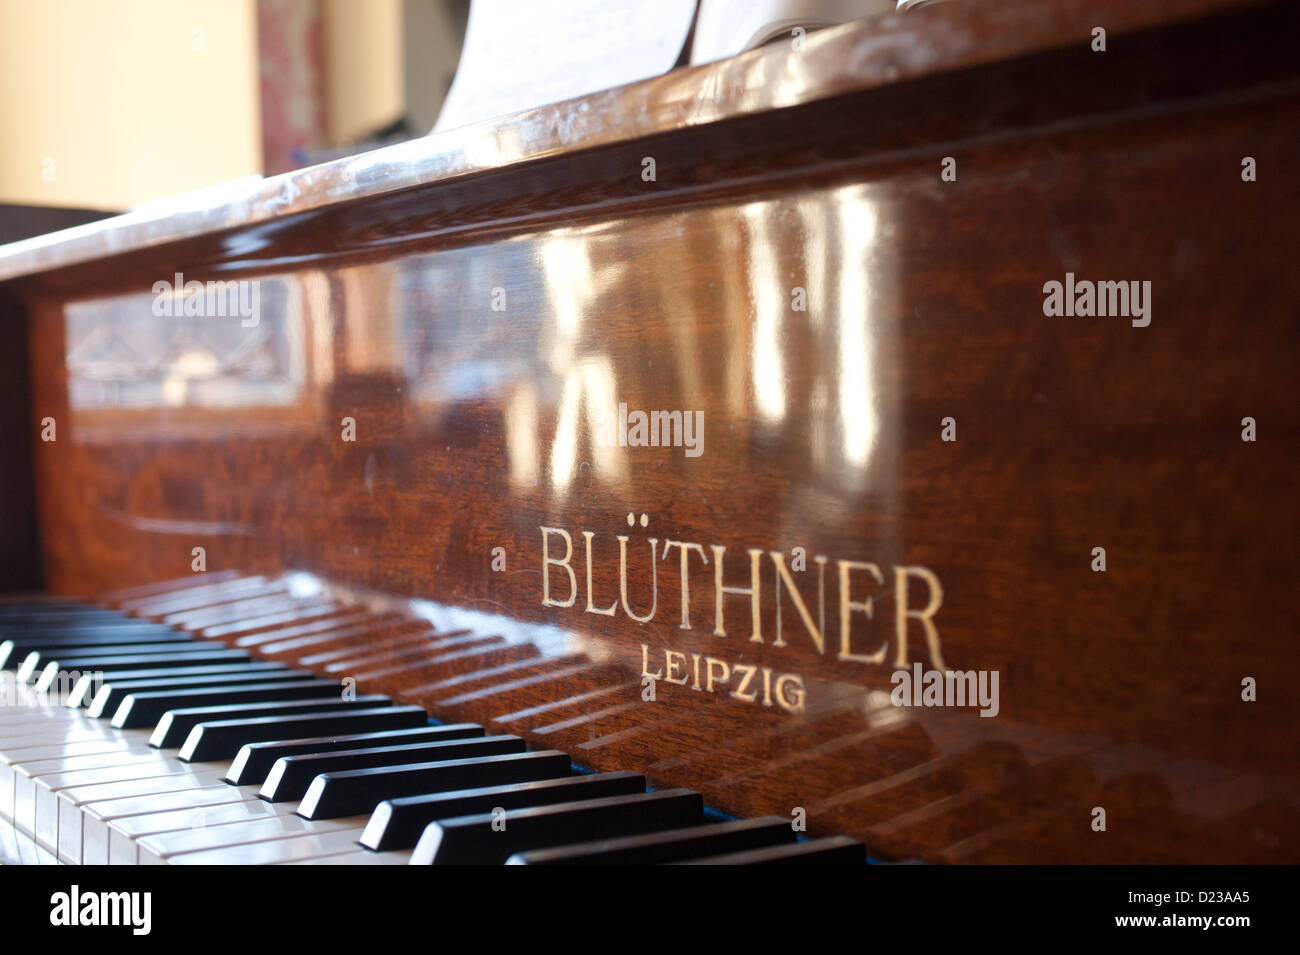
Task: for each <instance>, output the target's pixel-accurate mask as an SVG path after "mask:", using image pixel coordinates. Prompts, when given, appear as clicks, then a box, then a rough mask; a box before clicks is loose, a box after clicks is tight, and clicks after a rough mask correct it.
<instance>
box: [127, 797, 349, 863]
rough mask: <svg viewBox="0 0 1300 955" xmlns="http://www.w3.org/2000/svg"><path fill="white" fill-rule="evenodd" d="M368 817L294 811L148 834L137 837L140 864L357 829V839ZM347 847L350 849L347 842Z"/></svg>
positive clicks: (164, 861) (167, 861) (169, 860)
mask: <svg viewBox="0 0 1300 955" xmlns="http://www.w3.org/2000/svg"><path fill="white" fill-rule="evenodd" d="M264 805H269V804H264ZM367 819H368V817H367V816H348V817H345V818H342V819H329V820H317V821H311V820H308V819H303V818H301V817H299V816H295V815H292V814H284V815H274V816H267V817H266V818H263V819H257V820H253V821H251V822H235V823H229V824H224V825H215V826H207V827H205V828H203V829H197V830H188V831H185V832H170V833H162V834H160V835H153V836H145V837H143V838H141V839H139V840H137V845H138V847H139V850H140V864H141V865H152V864H154V863H156V862H162V863H169V862H171V861H173V860H174V859H175V857H177V856H180V855H182V854H197V853H200V852H209V851H212V850H220V851H228V850H230V849H233V848H235V847H236V846H241V845H249V844H253V843H264V842H273V841H280V840H292V839H293V838H294V837H296V836H318V835H325V834H328V833H333V832H352V831H353V830H355V834H354V835H353V836H352V837H351V838H352V841H353V842H355V841H356V840H357V839H359V838H360V837H361V832H362V830H363V829H364V828H365V824H366V822H367ZM345 843H346V840H345ZM343 847H344V848H346V844H345V845H344V846H343ZM317 854H321V853H317ZM190 861H192V860H190ZM232 864H237V865H249V864H252V863H246V862H237V863H232Z"/></svg>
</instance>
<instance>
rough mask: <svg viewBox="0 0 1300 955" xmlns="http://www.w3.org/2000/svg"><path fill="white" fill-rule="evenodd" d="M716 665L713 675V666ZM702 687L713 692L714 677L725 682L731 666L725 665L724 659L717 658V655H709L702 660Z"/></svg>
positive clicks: (729, 674)
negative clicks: (716, 669)
mask: <svg viewBox="0 0 1300 955" xmlns="http://www.w3.org/2000/svg"><path fill="white" fill-rule="evenodd" d="M714 667H717V668H718V672H717V676H716V677H715V676H714V673H713V668H714ZM704 671H705V677H704V688H705V689H706V690H708V691H709V692H710V693H712V692H713V683H714V680H715V679H716V680H717V681H718V682H720V683H726V682H727V681H728V680H730V679H731V667H729V666H727V663H726V661H725V660H719V659H718V658H717V657H709V658H708V659H707V660H705V661H704Z"/></svg>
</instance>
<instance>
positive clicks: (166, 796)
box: [59, 783, 256, 865]
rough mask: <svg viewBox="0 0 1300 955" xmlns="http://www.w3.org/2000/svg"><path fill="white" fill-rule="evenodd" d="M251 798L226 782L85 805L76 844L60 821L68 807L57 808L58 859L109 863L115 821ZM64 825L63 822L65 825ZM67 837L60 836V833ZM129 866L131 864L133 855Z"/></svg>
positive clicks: (69, 810) (69, 829)
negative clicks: (79, 836)
mask: <svg viewBox="0 0 1300 955" xmlns="http://www.w3.org/2000/svg"><path fill="white" fill-rule="evenodd" d="M253 798H256V797H255V795H250V794H249V793H247V792H245V791H243V790H241V789H238V788H236V787H234V786H230V785H227V784H226V783H215V784H213V785H211V786H201V787H199V788H197V789H185V790H181V791H179V792H172V793H158V794H154V795H149V796H125V797H119V798H117V799H103V800H99V801H98V802H89V803H85V804H84V805H82V806H81V807H80V808H81V840H80V842H79V843H78V842H76V841H74V840H75V836H74V835H73V834H72V832H71V819H70V818H69V819H68V820H66V821H65V820H64V818H63V817H64V814H65V811H66V812H67V814H68V816H69V817H71V807H68V808H67V809H65V807H64V806H63V805H62V804H61V805H60V806H59V858H60V859H62V860H63V861H64V862H75V863H78V864H81V865H108V864H109V845H110V836H109V824H110V823H113V822H115V821H117V820H119V819H128V818H131V819H138V820H141V821H142V820H143V818H144V817H145V816H155V815H158V814H161V813H171V812H178V811H181V810H187V809H189V810H194V809H202V808H206V807H210V806H221V805H225V804H227V803H232V802H246V801H247V800H249V799H253ZM65 822H66V823H67V824H66V825H65ZM65 829H67V830H68V831H69V836H68V837H67V838H65V837H64V831H65ZM132 855H133V858H132V861H131V864H132V865H134V864H135V860H134V853H132Z"/></svg>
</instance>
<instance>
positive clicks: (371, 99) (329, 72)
mask: <svg viewBox="0 0 1300 955" xmlns="http://www.w3.org/2000/svg"><path fill="white" fill-rule="evenodd" d="M324 22H325V96H326V102H327V103H328V104H329V105H328V107H327V110H326V112H327V114H328V122H329V138H330V142H332V143H344V142H348V141H351V140H354V139H357V138H360V137H362V136H365V135H366V134H367V133H372V132H374V131H375V130H376V129H379V128H381V127H384V126H387V125H388V124H389V123H391V122H393V121H394V120H396V119H398V118H399V117H400V116H401V115H402V113H403V111H404V109H405V95H404V93H403V90H402V3H401V0H365V2H364V3H358V2H357V0H325V6H324Z"/></svg>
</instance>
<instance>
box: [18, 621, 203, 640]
mask: <svg viewBox="0 0 1300 955" xmlns="http://www.w3.org/2000/svg"><path fill="white" fill-rule="evenodd" d="M9 629H10V631H12V632H11V633H10V634H8V635H7V636H6V639H11V640H13V641H14V642H15V643H27V642H31V643H38V644H40V643H50V644H56V643H60V642H66V643H83V642H89V643H94V642H95V641H97V640H99V639H101V638H103V639H105V640H121V639H122V638H124V637H129V636H131V635H132V634H138V635H140V636H153V635H154V634H159V633H169V634H173V635H175V636H178V637H189V638H190V639H193V637H192V636H191V635H190V634H187V633H184V632H183V631H180V630H177V629H176V628H174V627H169V626H167V624H165V623H155V622H153V621H152V620H130V619H126V620H105V621H101V622H98V623H80V622H73V623H57V622H56V623H40V624H31V625H28V626H25V627H21V628H20V627H10V628H9Z"/></svg>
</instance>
